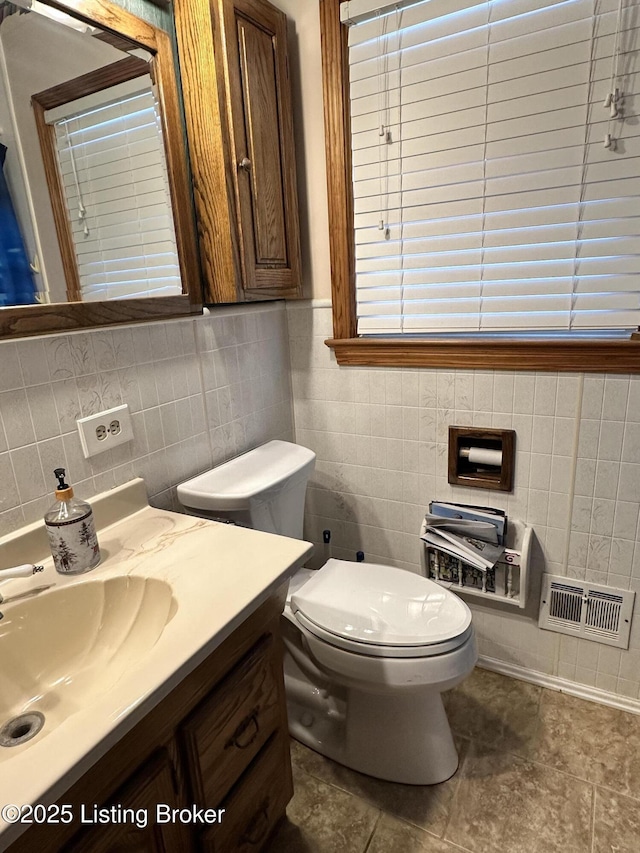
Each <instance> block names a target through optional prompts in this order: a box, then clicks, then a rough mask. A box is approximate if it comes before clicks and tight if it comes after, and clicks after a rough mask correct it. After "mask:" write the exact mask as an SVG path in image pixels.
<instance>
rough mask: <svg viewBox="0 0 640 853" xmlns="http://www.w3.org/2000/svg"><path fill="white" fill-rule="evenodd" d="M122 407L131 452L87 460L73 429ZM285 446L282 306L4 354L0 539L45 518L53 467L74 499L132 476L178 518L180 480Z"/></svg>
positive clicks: (62, 338) (57, 339)
mask: <svg viewBox="0 0 640 853" xmlns="http://www.w3.org/2000/svg"><path fill="white" fill-rule="evenodd" d="M120 403H128V404H129V407H130V410H131V412H132V420H133V432H134V441H133V442H129V443H127V444H124V445H121V446H120V447H117V448H115V449H114V450H111V451H107V452H105V453H101V454H99V455H98V456H95V457H93V458H91V459H84V457H83V455H82V450H81V446H80V439H79V436H78V432H77V429H76V419H77V418H79V417H84V416H86V415H90V414H94V413H96V412H99V411H102V410H103V409H108V408H111V407H112V406H116V405H119V404H120ZM292 436H293V421H292V409H291V390H290V383H289V364H288V350H287V338H286V315H285V310H284V307H283V306H282V304H270V305H265V306H243V307H241V308H240V307H238V308H233V309H217V310H216V311H215V313H212V314H211V315H209V316H204V317H198V318H195V319H186V320H173V321H167V322H163V323H152V324H147V325H138V326H129V327H123V328H115V329H105V330H96V331H90V332H80V333H73V334H68V335H50V336H46V337H37V338H29V339H24V340H20V341H6V342H3V343H0V535H1V534H3V533H6V532H9V531H11V530H15V529H16V528H17V527H19V526H21V525H22V524H24V523H27V522H31V521H34V520H37V519H39V518H41V517H42V515H43V514H44V512H45V511H46V509H48V508H49V506H50V505H51V503H52V496H53V490H54V487H55V479H54V477H53V469H54V468H56V467H58V466H63V467H65V468H66V469H67V473H68V477H69V480H70V482H71V483H72V484H73V485H74V487H75V488H76V492H77V494H78V496H80V497H84V498H89V497H91V496H92V495H94V494H96V493H98V492H100V491H103V490H104V489H108V488H112V487H113V486H115V485H119V484H120V483H123V482H126V481H127V480H129V479H131V478H132V477H134V476H140V477H144V479H145V480H146V483H147V490H148V492H149V496H150V498H151V501H152V503H153V504H155V505H157V506H162V507H166V508H177V503H176V498H175V486H176V485H177V484H178V483H180V482H181V481H183V480H185V479H187V478H189V477H191V476H194V475H195V474H197V473H199V472H200V471H203V470H205V469H207V468H209V467H211V465H212V464H217V463H219V462H222V461H224V460H225V459H227V458H230V457H231V456H234V455H236V454H237V453H241V452H243V451H244V450H247V449H250V448H251V447H254V446H255V445H257V444H260V443H262V442H263V441H268V440H270V439H272V438H287V439H291V438H292Z"/></svg>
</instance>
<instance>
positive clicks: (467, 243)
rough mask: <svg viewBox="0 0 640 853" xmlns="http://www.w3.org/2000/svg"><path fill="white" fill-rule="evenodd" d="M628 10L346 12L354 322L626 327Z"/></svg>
mask: <svg viewBox="0 0 640 853" xmlns="http://www.w3.org/2000/svg"><path fill="white" fill-rule="evenodd" d="M367 5H368V6H371V2H370V0H353V2H351V3H349V4H345V6H346V7H347V8H346V9H345V13H346V14H345V15H344V16H343V17H349V13H348V7H352V10H351V11H352V12H358V9H357V8H356V9H354V8H353V7H358V6H367ZM638 10H639V7H638V5H637V0H490V2H486V0H485V2H476V3H474V2H473V0H428V1H427V2H419V3H416V4H415V5H412V6H409V7H406V8H398V9H396V8H392V9H391V11H388V10H387V11H384V10H383V11H381V12H378V13H377V14H370V15H369V17H368V18H367V17H366V16H365V19H364V20H363V21H361V22H360V23H355V24H354V25H352V26H351V28H350V38H349V45H350V46H349V64H350V86H351V124H352V148H353V182H354V195H355V243H356V281H357V304H358V332H359V333H360V334H396V333H408V334H412V333H416V334H418V333H425V332H447V333H449V332H478V331H480V332H501V331H509V330H514V329H515V330H519V331H525V330H533V331H543V330H556V331H569V330H582V331H584V330H589V329H592V330H596V329H620V328H623V329H624V328H635V327H637V326H638V324H639V323H640V293H639V291H640V277H639V276H638V273H639V272H640V230H639V225H640V116H639V113H640V109H639V100H638V92H639V91H640V61H639V56H640V50H639V48H640V41H639V32H640V29H639V28H640V19H639V18H638V15H637V12H638ZM365 11H366V10H365ZM360 17H361V16H360ZM360 17H359V16H358V15H357V14H355V18H356V20H360Z"/></svg>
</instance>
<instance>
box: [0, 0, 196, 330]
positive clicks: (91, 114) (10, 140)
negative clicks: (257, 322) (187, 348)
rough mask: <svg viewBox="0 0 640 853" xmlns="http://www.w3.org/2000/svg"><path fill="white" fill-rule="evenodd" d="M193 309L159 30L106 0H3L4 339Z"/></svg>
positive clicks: (165, 45)
mask: <svg viewBox="0 0 640 853" xmlns="http://www.w3.org/2000/svg"><path fill="white" fill-rule="evenodd" d="M200 303H201V296H200V276H199V267H198V259H197V250H196V244H195V234H194V228H193V221H192V209H191V200H190V193H189V185H188V173H187V167H186V160H185V152H184V146H183V134H182V125H181V118H180V110H179V105H178V97H177V88H176V78H175V73H174V67H173V58H172V51H171V43H170V40H169V37H168V36H167V34H166V33H165V32H164V31H163V30H160V29H158V28H156V27H154V26H153V25H151V24H149V23H147V22H145V21H143V20H141V19H139V18H137V17H135V16H134V15H132V14H130V13H128V12H126V11H125V10H123V9H122V8H120V7H119V6H116V5H114V4H111V3H109V2H106V1H105V0H14V2H9V1H8V0H0V306H1V308H0V337H8V336H16V335H29V334H39V333H44V332H51V331H61V330H70V329H77V328H86V327H89V326H95V325H102V324H111V323H119V322H132V321H136V320H145V319H154V318H160V317H171V316H181V315H184V314H188V313H194V312H198V311H199V310H200V308H201V305H200Z"/></svg>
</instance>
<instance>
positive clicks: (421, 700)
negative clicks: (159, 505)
mask: <svg viewBox="0 0 640 853" xmlns="http://www.w3.org/2000/svg"><path fill="white" fill-rule="evenodd" d="M314 461H315V454H313V453H312V451H310V450H308V449H307V448H303V447H300V446H299V445H295V444H290V443H289V442H283V441H272V442H269V443H268V444H265V445H262V446H261V447H259V448H256V449H255V450H252V451H250V452H249V453H246V454H244V455H243V456H240V457H238V458H237V459H233V460H230V461H229V462H226V463H224V464H223V465H221V466H219V467H217V468H215V469H213V470H212V471H208V472H206V473H205V474H201V475H200V476H198V477H195V478H193V479H192V480H190V481H188V482H187V483H183V484H182V485H181V486H179V487H178V498H179V499H180V501H181V502H182V504H183V505H184V506H185V507H186V508H188V509H191V510H195V511H197V512H198V513H199V514H205V515H208V516H210V517H219V516H221V515H223V514H224V516H225V517H228V518H231V519H232V520H233V519H235V520H240V521H242V522H243V523H249V524H250V526H252V527H255V528H257V529H261V530H266V531H267V532H271V533H280V534H284V535H289V536H294V537H295V538H302V513H303V508H304V493H305V490H306V483H307V480H308V478H309V476H310V474H311V471H312V470H313V464H314ZM282 633H283V640H284V646H285V659H284V672H285V689H286V693H287V708H288V713H289V728H290V731H291V734H292V735H293V737H295V738H296V739H298V740H300V741H301V742H302V743H304V744H306V745H307V746H309V747H311V748H312V749H315V750H316V751H317V752H320V753H321V754H323V755H326V756H328V757H329V758H332V759H334V760H336V761H339V762H340V763H342V764H344V765H346V766H348V767H351V768H353V769H354V770H358V771H360V772H362V773H367V774H369V775H371V776H376V777H378V778H381V779H387V780H389V781H393V782H403V783H406V784H417V785H428V784H435V783H437V782H442V781H444V780H445V779H448V778H449V777H450V776H451V775H452V774H453V773H454V772H455V770H456V768H457V765H458V756H457V752H456V749H455V745H454V743H453V738H452V735H451V730H450V728H449V723H448V721H447V717H446V713H445V710H444V705H443V702H442V696H441V694H442V693H443V692H444V691H445V690H449V689H451V688H452V687H455V686H456V685H457V684H459V683H460V682H461V681H463V680H464V679H465V678H466V677H467V676H468V675H469V674H470V672H471V671H472V669H473V667H474V666H475V663H476V659H477V650H476V642H475V635H474V631H473V625H472V622H471V612H470V610H469V608H468V607H467V605H466V604H465V603H464V602H463V601H462V600H461V599H459V598H458V597H457V596H455V595H454V594H453V593H452V592H450V591H449V590H447V589H445V588H443V587H441V586H439V585H438V584H436V583H434V582H433V581H431V580H429V579H427V578H425V577H422V576H421V575H418V574H414V573H412V572H408V571H405V570H403V569H398V568H395V567H392V566H386V565H380V564H374V563H352V562H349V561H346V560H333V559H332V560H329V561H327V562H326V563H325V564H324V565H323V566H322V567H321V568H320V569H318V570H315V571H313V570H310V569H301V570H300V571H299V572H298V573H297V574H296V575H295V576H294V577H293V578H292V579H291V582H290V585H289V592H288V596H287V603H286V606H285V610H284V613H283V618H282Z"/></svg>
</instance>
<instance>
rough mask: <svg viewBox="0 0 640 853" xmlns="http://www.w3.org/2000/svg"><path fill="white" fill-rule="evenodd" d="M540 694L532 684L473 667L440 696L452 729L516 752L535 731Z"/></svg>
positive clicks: (540, 689)
mask: <svg viewBox="0 0 640 853" xmlns="http://www.w3.org/2000/svg"><path fill="white" fill-rule="evenodd" d="M541 693H542V688H540V687H538V686H536V685H535V684H528V683H527V682H525V681H516V680H515V679H513V678H508V677H507V676H504V675H498V673H496V672H489V671H488V670H486V669H480V668H479V667H476V669H474V671H473V673H472V674H471V676H470V677H469V678H468V679H466V681H464V682H463V683H462V684H461V685H460V686H459V687H456V689H455V690H451V691H450V692H449V693H446V694H444V697H443V698H444V703H445V708H446V710H447V716H448V718H449V723H450V725H451V728H452V729H453V731H454V732H456V733H457V734H459V735H462V736H463V737H468V738H472V739H477V740H481V741H482V742H483V743H487V744H490V745H491V746H493V747H496V748H498V747H499V748H500V749H504V750H507V751H509V752H516V753H519V752H521V751H522V750H524V749H526V747H527V744H528V742H529V740H530V739H531V737H532V736H533V735H534V734H535V731H536V724H537V716H538V706H539V704H540V696H541Z"/></svg>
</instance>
